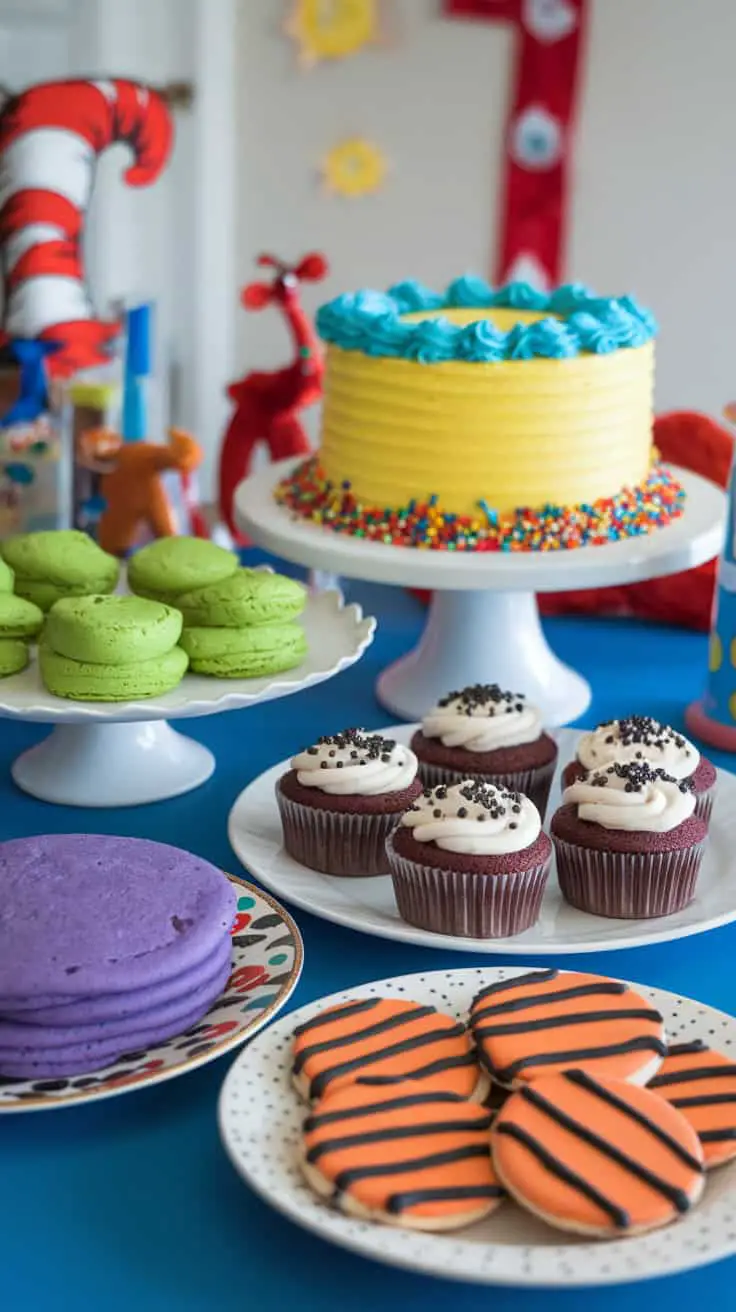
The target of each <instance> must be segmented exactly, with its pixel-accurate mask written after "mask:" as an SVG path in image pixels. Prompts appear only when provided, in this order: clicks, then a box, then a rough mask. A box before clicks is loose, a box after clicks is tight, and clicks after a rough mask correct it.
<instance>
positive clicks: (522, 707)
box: [411, 683, 557, 819]
mask: <svg viewBox="0 0 736 1312" xmlns="http://www.w3.org/2000/svg"><path fill="white" fill-rule="evenodd" d="M411 746H412V750H413V751H414V752H415V753H416V757H417V760H418V761H419V776H420V778H421V780H422V783H423V784H424V786H425V788H434V787H436V785H437V784H457V783H462V782H463V780H464V779H469V778H473V779H481V780H482V781H483V783H489V784H495V785H496V786H497V787H498V788H504V789H507V790H510V791H511V792H517V793H524V795H525V796H526V797H529V798H530V799H531V801H532V802H533V803H534V805H535V806H536V808H537V810H538V811H539V814H540V815H541V817H542V819H544V813H545V810H546V808H547V798H548V797H549V790H550V787H551V785H552V776H553V775H554V772H555V765H556V762H557V745H556V743H555V742H554V740H553V739H552V738H550V737H549V735H548V734H546V733H545V732H544V728H543V725H542V717H541V715H540V713H539V711H538V710H537V708H536V707H535V706H531V705H530V704H529V702H528V701H527V699H526V697H524V696H523V695H522V694H521V693H515V692H504V691H503V690H502V689H501V688H499V686H498V684H497V683H476V684H473V685H472V686H471V687H469V688H463V689H462V691H461V692H450V693H448V694H447V696H446V697H443V698H442V700H441V701H440V702H439V703H438V704H437V706H435V707H433V708H432V710H431V711H429V712H428V713H427V715H425V717H424V719H423V720H422V727H421V729H420V730H418V731H417V732H416V733H415V734H414V737H413V738H412V740H411Z"/></svg>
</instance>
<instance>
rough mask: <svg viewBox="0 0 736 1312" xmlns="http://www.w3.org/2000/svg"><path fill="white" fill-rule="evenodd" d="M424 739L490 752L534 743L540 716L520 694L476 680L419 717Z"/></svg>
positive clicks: (448, 745) (469, 749)
mask: <svg viewBox="0 0 736 1312" xmlns="http://www.w3.org/2000/svg"><path fill="white" fill-rule="evenodd" d="M422 732H423V733H424V735H425V737H427V738H439V739H440V741H441V742H442V743H443V744H444V746H445V747H462V748H464V749H465V751H467V752H493V751H495V750H496V748H498V747H519V746H521V744H522V743H533V742H536V740H537V738H539V736H540V734H541V733H543V725H542V717H541V715H540V713H539V711H538V710H537V708H536V706H530V705H529V703H528V702H527V700H526V698H525V697H524V696H523V694H521V693H515V692H504V691H503V690H502V689H501V688H499V686H498V684H497V683H490V684H485V683H476V684H473V685H471V686H470V687H468V688H463V689H462V691H461V692H451V693H448V695H447V697H443V698H442V700H441V701H440V702H439V703H438V705H437V706H434V707H433V708H432V710H431V711H429V712H428V713H427V714H426V715H425V717H424V719H423V720H422Z"/></svg>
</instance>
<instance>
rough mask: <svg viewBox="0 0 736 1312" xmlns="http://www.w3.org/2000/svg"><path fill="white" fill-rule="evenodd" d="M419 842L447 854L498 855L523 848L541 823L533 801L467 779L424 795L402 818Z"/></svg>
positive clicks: (531, 841) (539, 827)
mask: <svg viewBox="0 0 736 1312" xmlns="http://www.w3.org/2000/svg"><path fill="white" fill-rule="evenodd" d="M401 824H402V825H406V826H407V827H408V828H409V829H413V831H414V837H415V838H416V840H417V842H418V843H436V844H437V846H438V847H441V848H444V850H445V851H446V852H465V853H468V854H469V855H472V856H497V855H501V854H502V853H505V852H520V851H521V850H522V848H525V847H530V846H531V844H532V843H533V842H534V841H535V840H536V839H537V837H538V836H539V831H540V829H541V828H542V821H541V820H540V817H539V812H538V810H537V808H536V806H535V805H534V803H533V802H530V800H529V798H528V797H524V795H523V794H522V793H512V792H509V791H507V790H506V789H505V788H496V787H495V785H494V784H486V783H481V782H480V781H479V780H477V779H465V780H464V781H463V783H461V784H452V785H451V786H446V785H444V784H440V785H439V787H438V788H432V789H430V790H429V791H427V792H424V793H422V795H421V797H418V798H417V800H416V802H414V804H413V806H411V807H410V808H409V810H408V811H405V812H404V814H403V816H402V817H401Z"/></svg>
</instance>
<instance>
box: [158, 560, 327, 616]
mask: <svg viewBox="0 0 736 1312" xmlns="http://www.w3.org/2000/svg"><path fill="white" fill-rule="evenodd" d="M306 595H307V594H306V591H305V589H304V588H303V586H302V584H301V583H297V582H295V580H294V579H289V578H286V576H285V575H284V574H272V573H270V571H268V570H261V569H238V570H236V571H235V573H234V574H231V575H230V577H229V578H227V579H223V580H222V581H221V582H220V583H210V584H208V585H207V587H205V588H194V589H193V590H192V591H191V592H184V593H182V595H181V596H180V597H178V598H177V602H176V604H177V607H178V608H179V610H180V611H181V612H182V614H183V616H184V623H185V624H186V625H188V626H189V627H195V628H196V627H201V628H221V629H240V628H243V627H244V626H246V625H250V624H273V623H276V622H279V621H286V620H293V619H295V618H296V616H297V615H300V614H301V612H302V611H303V610H304V603H305V601H306Z"/></svg>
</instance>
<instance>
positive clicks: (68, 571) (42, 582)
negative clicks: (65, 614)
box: [0, 529, 120, 611]
mask: <svg viewBox="0 0 736 1312" xmlns="http://www.w3.org/2000/svg"><path fill="white" fill-rule="evenodd" d="M0 554H1V555H2V558H3V561H4V563H5V564H6V565H9V566H10V568H11V569H12V571H13V573H14V575H15V591H16V593H17V595H18V596H19V597H24V598H25V600H26V601H32V602H33V604H34V605H35V606H39V607H40V609H41V610H43V611H48V610H50V609H51V607H52V606H53V604H54V602H56V601H59V600H60V598H62V597H83V596H89V595H90V594H92V593H106V592H113V591H114V590H115V588H116V587H117V582H118V578H119V575H120V565H119V563H118V561H117V560H116V559H115V557H114V556H108V554H107V552H106V551H103V550H102V548H101V547H98V545H97V543H96V542H93V541H92V538H90V537H88V536H87V534H86V533H80V532H78V531H77V530H76V529H49V530H48V531H46V532H41V533H20V534H18V535H17V536H16V537H13V538H8V539H7V541H5V542H2V543H0Z"/></svg>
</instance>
